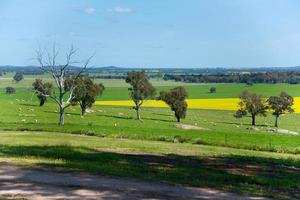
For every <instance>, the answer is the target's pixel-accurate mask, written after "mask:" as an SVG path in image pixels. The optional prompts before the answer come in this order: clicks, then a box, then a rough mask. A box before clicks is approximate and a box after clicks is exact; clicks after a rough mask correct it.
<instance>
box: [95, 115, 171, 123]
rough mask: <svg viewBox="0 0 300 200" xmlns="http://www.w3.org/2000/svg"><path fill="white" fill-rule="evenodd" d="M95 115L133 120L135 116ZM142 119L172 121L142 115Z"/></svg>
mask: <svg viewBox="0 0 300 200" xmlns="http://www.w3.org/2000/svg"><path fill="white" fill-rule="evenodd" d="M96 116H101V117H110V118H115V119H126V120H128V119H130V120H135V119H136V118H134V117H129V116H119V115H118V116H117V115H105V114H104V115H100V114H97V115H96ZM142 120H153V121H163V122H174V121H172V120H167V119H156V118H149V117H143V116H142Z"/></svg>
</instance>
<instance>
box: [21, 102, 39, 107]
mask: <svg viewBox="0 0 300 200" xmlns="http://www.w3.org/2000/svg"><path fill="white" fill-rule="evenodd" d="M19 105H21V106H31V107H42V106H40V105H38V104H29V103H20V104H19Z"/></svg>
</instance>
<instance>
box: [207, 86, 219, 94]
mask: <svg viewBox="0 0 300 200" xmlns="http://www.w3.org/2000/svg"><path fill="white" fill-rule="evenodd" d="M209 92H210V93H216V92H217V88H216V87H211V88H210V89H209Z"/></svg>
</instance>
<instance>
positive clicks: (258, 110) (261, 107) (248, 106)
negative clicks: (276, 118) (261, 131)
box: [236, 91, 268, 125]
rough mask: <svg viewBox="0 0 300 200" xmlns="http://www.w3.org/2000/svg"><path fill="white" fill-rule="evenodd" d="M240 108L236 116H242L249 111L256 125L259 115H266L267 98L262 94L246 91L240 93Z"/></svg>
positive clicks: (253, 123)
mask: <svg viewBox="0 0 300 200" xmlns="http://www.w3.org/2000/svg"><path fill="white" fill-rule="evenodd" d="M240 100H241V101H240V102H239V107H240V108H239V109H238V110H237V113H236V116H237V117H242V116H244V115H247V114H248V113H249V114H250V115H251V118H252V125H255V119H256V116H257V115H262V116H266V112H267V109H268V106H267V103H266V100H265V98H264V97H263V96H262V95H258V94H256V93H251V92H248V91H244V92H242V93H241V94H240Z"/></svg>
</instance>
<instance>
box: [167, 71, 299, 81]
mask: <svg viewBox="0 0 300 200" xmlns="http://www.w3.org/2000/svg"><path fill="white" fill-rule="evenodd" d="M164 79H165V80H175V81H182V82H188V83H248V84H253V83H273V84H274V83H290V84H297V83H299V82H300V74H299V73H296V72H256V73H232V74H216V75H211V74H208V75H202V74H165V75H164Z"/></svg>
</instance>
